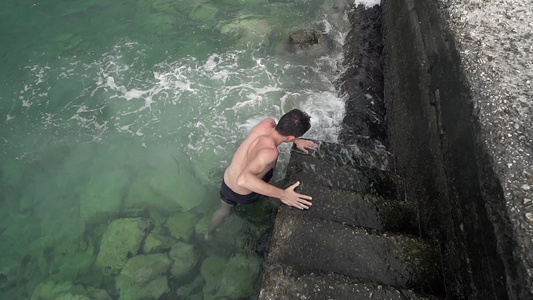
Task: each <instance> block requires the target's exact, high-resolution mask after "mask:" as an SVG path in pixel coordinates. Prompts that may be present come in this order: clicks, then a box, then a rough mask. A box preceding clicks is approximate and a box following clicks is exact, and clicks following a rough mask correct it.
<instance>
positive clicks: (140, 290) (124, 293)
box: [117, 276, 169, 300]
mask: <svg viewBox="0 0 533 300" xmlns="http://www.w3.org/2000/svg"><path fill="white" fill-rule="evenodd" d="M117 288H118V289H119V291H120V300H140V299H143V300H146V299H158V298H159V297H161V295H163V294H164V293H166V292H168V290H169V288H168V279H167V278H166V277H165V276H159V277H157V278H155V279H153V280H151V281H149V282H147V283H145V284H144V285H129V284H128V283H127V282H126V281H120V283H119V282H118V280H117Z"/></svg>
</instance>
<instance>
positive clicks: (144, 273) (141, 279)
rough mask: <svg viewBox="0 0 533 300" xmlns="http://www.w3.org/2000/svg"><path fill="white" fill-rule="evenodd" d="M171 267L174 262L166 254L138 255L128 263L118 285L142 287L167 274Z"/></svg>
mask: <svg viewBox="0 0 533 300" xmlns="http://www.w3.org/2000/svg"><path fill="white" fill-rule="evenodd" d="M171 266H172V260H171V259H170V258H168V256H167V255H166V254H164V253H156V254H148V255H137V256H134V257H132V258H130V259H129V260H128V261H127V262H126V264H125V265H124V267H123V268H122V271H121V272H120V275H119V276H118V277H117V283H118V282H126V283H130V284H138V285H142V284H145V283H147V282H149V281H151V280H152V279H155V278H157V277H159V276H160V275H162V274H164V273H166V272H167V271H168V270H169V269H170V267H171Z"/></svg>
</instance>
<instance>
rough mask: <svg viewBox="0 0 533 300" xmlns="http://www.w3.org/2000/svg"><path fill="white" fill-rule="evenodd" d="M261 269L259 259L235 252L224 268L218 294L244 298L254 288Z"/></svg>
mask: <svg viewBox="0 0 533 300" xmlns="http://www.w3.org/2000/svg"><path fill="white" fill-rule="evenodd" d="M260 271H261V260H260V259H259V258H258V257H254V256H245V255H243V254H237V255H235V256H234V257H232V258H231V259H230V260H229V262H228V264H227V265H226V266H225V268H224V273H223V274H222V279H221V280H220V285H219V290H218V295H219V296H222V297H229V298H245V297H248V296H249V295H250V294H251V293H252V292H253V290H254V287H255V285H256V284H257V280H258V277H259V273H260Z"/></svg>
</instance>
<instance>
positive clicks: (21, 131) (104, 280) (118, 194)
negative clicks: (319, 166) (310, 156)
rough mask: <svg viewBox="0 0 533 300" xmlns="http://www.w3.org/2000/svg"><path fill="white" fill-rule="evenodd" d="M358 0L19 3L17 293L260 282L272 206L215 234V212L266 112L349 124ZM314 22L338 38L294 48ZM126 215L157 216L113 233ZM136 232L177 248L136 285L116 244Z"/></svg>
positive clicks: (0, 56) (14, 41) (0, 137)
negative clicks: (347, 96)
mask: <svg viewBox="0 0 533 300" xmlns="http://www.w3.org/2000/svg"><path fill="white" fill-rule="evenodd" d="M346 3H347V2H346V1H342V0H338V1H324V0H294V1H281V0H280V1H266V0H221V1H216V0H212V1H208V0H197V1H186V0H118V1H111V2H110V1H103V0H83V1H81V0H69V1H66V0H51V1H37V0H31V1H30V0H22V1H21V0H6V1H2V3H0V32H1V36H0V45H1V46H0V237H1V238H0V253H1V258H0V299H30V298H32V295H33V298H32V299H74V298H75V296H79V297H78V298H76V299H107V298H106V297H107V296H106V295H104V294H105V293H107V294H108V295H109V296H110V297H111V298H113V299H118V298H119V297H120V299H155V298H157V297H159V295H161V296H160V297H161V299H214V298H215V297H226V298H228V299H233V298H243V297H251V298H253V297H254V294H253V292H251V290H250V287H249V286H250V285H252V288H253V284H254V282H256V281H257V278H258V274H259V272H260V267H261V261H262V259H263V258H264V257H263V256H264V252H265V245H264V243H265V240H264V236H265V235H266V234H267V233H268V230H269V229H270V227H271V226H272V222H273V218H272V215H271V212H272V207H271V206H270V205H269V204H268V202H266V201H260V202H259V203H257V204H255V205H251V206H248V207H242V208H238V209H237V210H236V213H235V214H234V215H232V216H231V217H230V218H229V219H228V220H227V222H226V223H225V224H224V225H223V226H221V228H220V231H219V232H217V233H216V235H215V236H214V237H213V238H212V239H211V240H209V241H205V240H204V239H203V236H204V233H205V227H206V225H207V220H208V219H209V217H210V215H211V214H212V212H213V211H214V210H215V209H216V208H217V206H218V204H219V198H218V187H219V185H220V181H221V177H222V173H223V171H224V168H225V167H226V166H227V164H228V163H229V161H230V159H231V156H232V154H233V152H234V151H235V149H236V147H237V146H238V144H239V143H240V141H242V139H243V138H244V136H245V135H246V133H247V132H248V130H249V129H251V127H253V126H254V125H255V124H256V123H257V122H258V121H260V120H261V119H263V118H265V117H269V116H270V117H274V118H275V119H277V118H279V117H280V116H281V115H282V114H283V113H284V112H286V111H288V110H290V109H292V108H300V109H303V110H305V111H307V112H308V113H309V114H310V115H311V116H312V129H311V130H310V132H308V134H307V135H306V136H307V137H310V138H315V139H321V140H328V141H335V140H336V134H337V131H338V129H339V128H338V127H339V124H340V122H341V120H342V117H343V112H344V103H343V101H342V99H340V98H339V97H338V95H337V92H336V90H335V88H334V81H335V79H336V78H337V76H338V75H339V72H342V70H340V69H339V67H338V62H339V59H340V57H341V49H340V46H341V43H342V41H343V37H344V34H345V33H346V32H347V26H348V23H347V20H346V16H345V11H344V7H345V5H346ZM304 28H314V29H317V30H319V31H321V32H322V33H323V34H324V39H323V42H322V45H323V46H317V47H312V48H310V49H305V50H301V51H296V52H294V51H292V52H291V51H288V50H287V48H286V40H287V37H288V36H289V35H290V34H291V33H292V32H294V31H296V30H298V29H304ZM326 46H327V47H326ZM288 146H289V145H286V146H285V147H283V148H282V154H281V157H280V160H281V163H280V164H278V165H279V168H278V170H277V174H276V177H275V179H276V178H277V179H278V180H279V179H280V178H281V177H283V164H284V163H286V161H287V159H288V154H287V149H288ZM121 219H126V220H129V221H132V222H133V221H135V222H137V223H135V222H133V223H132V222H130V223H128V224H130V225H131V224H137V225H138V227H142V228H141V229H138V228H121V230H122V231H121V232H123V236H121V235H118V236H116V237H115V238H114V240H112V239H111V238H110V236H111V233H109V232H111V229H110V228H112V227H113V226H111V224H118V223H116V221H117V220H121ZM139 222H141V223H142V224H144V225H143V226H141V225H139V224H141V223H139ZM137 225H136V226H137ZM145 225H146V226H145ZM117 226H118V225H117ZM124 226H126V225H124ZM134 227H135V226H134ZM106 233H107V234H108V235H107V236H106ZM136 234H137V235H139V236H138V241H137V242H133V245H134V246H133V249H134V250H130V251H129V252H128V251H127V252H126V253H127V257H125V258H124V259H125V260H127V259H130V260H131V258H132V257H136V256H139V257H143V258H144V256H143V255H146V256H149V255H152V256H150V257H152V258H153V257H155V256H153V255H154V254H158V253H163V254H164V255H165V257H166V255H167V253H169V252H170V257H171V259H172V260H171V261H169V262H168V263H167V262H165V263H159V264H157V263H154V262H153V260H148V259H147V261H148V262H146V263H145V264H146V265H150V264H152V265H153V264H155V265H158V266H159V269H157V268H155V267H153V268H152V269H151V270H152V271H149V272H148V271H147V272H148V273H147V274H148V275H146V276H145V277H143V278H141V279H139V278H137V279H135V280H134V281H133V283H131V284H130V285H129V286H130V287H129V290H128V289H126V288H124V285H123V284H121V283H120V282H123V278H126V277H124V276H126V275H127V274H124V273H125V272H126V271H124V270H122V273H123V274H122V275H120V272H121V271H120V268H119V269H118V270H115V271H113V270H112V268H110V269H108V266H106V265H105V263H102V260H104V259H103V258H102V257H103V256H104V255H105V253H101V252H102V249H106V250H105V251H113V249H114V248H113V245H122V246H123V245H125V244H126V243H127V241H124V240H121V239H124V236H128V237H130V236H135V235H136ZM149 234H151V235H152V236H150V235H149ZM217 235H218V236H217ZM153 236H156V237H157V238H156V239H155V240H154V239H153V238H152V237H153ZM148 237H150V239H149V238H148ZM110 239H111V240H112V241H109V240H110ZM158 239H159V240H158ZM154 241H155V242H154ZM161 241H162V242H161ZM177 241H179V243H177V244H176V242H177ZM107 242H109V243H107ZM159 242H161V243H159ZM106 243H107V244H106ZM152 243H153V244H154V245H156V246H154V248H150V246H152ZM110 245H111V246H110ZM135 245H136V246H135ZM116 247H118V248H117V249H116V250H117V251H118V252H120V251H122V250H123V249H119V248H120V247H119V246H116ZM171 247H172V248H171ZM191 249H192V251H189V250H191ZM176 253H179V254H178V255H176ZM191 253H192V254H191ZM180 255H181V256H180ZM119 256H120V255H119ZM180 261H181V262H187V261H188V262H190V266H188V267H187V266H183V265H178V262H180ZM131 264H133V263H131ZM169 264H171V265H172V267H170V265H169ZM122 265H124V263H122ZM122 265H121V266H122ZM180 268H181V271H178V269H180ZM104 274H105V275H104ZM235 274H241V275H240V276H241V277H243V276H244V278H248V279H249V280H248V281H250V283H246V282H245V283H242V282H241V283H239V280H240V277H239V278H237V277H238V276H236V275H235ZM242 274H244V275H242ZM119 275H120V276H122V277H120V276H119ZM119 277H120V278H122V279H120V278H119ZM121 280H122V281H121ZM241 281H242V280H241ZM247 284H248V285H247ZM132 286H133V287H132ZM36 287H37V288H36ZM135 288H138V289H139V290H140V291H143V292H139V291H138V290H135ZM146 291H149V292H146ZM143 293H146V294H143ZM65 295H66V296H65ZM69 295H70V296H69ZM102 295H104V296H102ZM61 297H63V298H61ZM83 297H87V298H83Z"/></svg>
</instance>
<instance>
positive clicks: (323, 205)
mask: <svg viewBox="0 0 533 300" xmlns="http://www.w3.org/2000/svg"><path fill="white" fill-rule="evenodd" d="M297 192H298V193H302V194H305V195H310V196H312V197H313V201H312V203H313V205H312V206H311V208H310V209H309V210H305V211H301V210H297V209H295V210H291V213H293V214H297V215H298V214H301V215H302V216H305V217H308V218H321V219H326V220H331V221H335V222H339V223H344V224H348V225H354V226H359V227H367V228H373V229H378V230H381V231H394V232H402V233H408V234H413V235H417V234H418V233H419V229H418V224H417V222H416V220H417V216H416V210H415V208H414V207H413V206H412V205H411V204H410V203H408V202H406V201H390V200H386V199H384V198H382V197H379V196H373V195H370V194H361V193H359V192H355V191H351V190H343V189H335V188H331V187H323V186H319V185H316V184H313V183H309V182H307V181H304V182H303V183H302V184H300V186H299V187H298V189H297Z"/></svg>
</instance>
